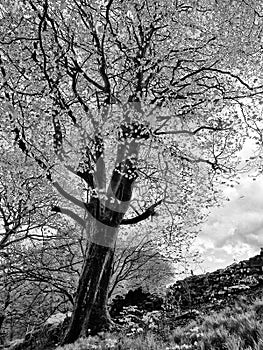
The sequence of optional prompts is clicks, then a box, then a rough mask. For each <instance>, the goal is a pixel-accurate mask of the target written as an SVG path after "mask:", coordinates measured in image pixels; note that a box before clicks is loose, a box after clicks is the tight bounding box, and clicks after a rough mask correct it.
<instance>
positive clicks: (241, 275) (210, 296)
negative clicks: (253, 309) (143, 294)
mask: <svg viewBox="0 0 263 350" xmlns="http://www.w3.org/2000/svg"><path fill="white" fill-rule="evenodd" d="M262 286H263V249H261V251H260V253H259V254H258V255H255V256H253V257H251V258H249V259H248V260H243V261H240V262H238V263H234V264H232V265H230V266H228V267H226V268H225V269H219V270H216V271H214V272H210V273H206V274H202V275H193V276H190V277H187V278H185V279H183V280H179V281H177V282H176V283H175V284H173V285H172V286H170V287H169V288H168V290H167V302H166V303H167V306H168V308H169V306H170V308H171V309H173V310H176V311H177V312H178V313H181V312H184V311H187V310H191V309H200V307H205V308H211V309H219V308H222V307H224V306H226V305H229V304H232V302H233V301H235V300H236V299H238V298H240V297H241V296H246V297H248V298H249V297H251V298H253V297H256V296H261V294H262Z"/></svg>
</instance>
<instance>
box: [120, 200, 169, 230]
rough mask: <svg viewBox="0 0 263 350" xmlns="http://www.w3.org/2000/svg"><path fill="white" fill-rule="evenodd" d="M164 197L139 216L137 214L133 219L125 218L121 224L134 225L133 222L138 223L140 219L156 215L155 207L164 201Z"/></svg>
mask: <svg viewBox="0 0 263 350" xmlns="http://www.w3.org/2000/svg"><path fill="white" fill-rule="evenodd" d="M162 201H163V200H162V199H161V200H159V201H158V202H157V203H154V204H153V205H151V206H150V207H149V208H148V209H146V211H145V212H144V213H142V214H140V215H138V216H135V217H134V218H131V219H123V220H122V221H121V223H120V224H121V225H132V224H137V223H138V222H140V221H143V220H145V219H148V218H149V217H150V216H154V215H156V212H155V210H154V209H155V208H156V207H157V206H158V205H160V204H161V203H162Z"/></svg>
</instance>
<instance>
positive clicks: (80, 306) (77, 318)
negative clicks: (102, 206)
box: [63, 222, 117, 344]
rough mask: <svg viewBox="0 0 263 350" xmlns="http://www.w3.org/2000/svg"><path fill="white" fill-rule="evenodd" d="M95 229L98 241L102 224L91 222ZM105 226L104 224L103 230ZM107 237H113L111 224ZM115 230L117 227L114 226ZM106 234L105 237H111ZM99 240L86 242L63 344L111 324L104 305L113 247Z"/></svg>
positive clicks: (94, 332)
mask: <svg viewBox="0 0 263 350" xmlns="http://www.w3.org/2000/svg"><path fill="white" fill-rule="evenodd" d="M94 224H95V226H97V227H94V228H95V229H97V230H98V232H96V233H95V236H96V235H97V234H100V237H99V243H101V241H102V237H101V233H102V232H101V224H100V223H99V222H95V223H94ZM106 230H107V227H105V228H104V230H103V231H104V232H105V231H106ZM108 231H109V236H110V237H111V239H110V240H112V242H113V240H114V239H115V238H114V237H113V232H112V231H113V228H112V227H111V228H110V227H109V228H108ZM114 231H115V232H117V229H116V228H114ZM110 237H108V238H110ZM99 243H98V240H96V239H95V242H93V241H91V242H89V243H88V247H87V251H86V258H85V261H84V264H83V268H82V272H81V277H80V279H79V284H78V288H77V292H76V297H75V303H74V310H73V313H72V317H71V321H70V325H69V327H68V330H67V332H66V334H65V337H64V339H63V344H68V343H72V342H74V341H75V340H77V339H78V338H79V337H80V336H87V335H88V334H96V333H97V332H99V331H102V330H106V329H107V328H108V327H109V326H110V325H111V323H112V322H111V319H110V315H109V312H108V309H107V301H108V288H109V283H110V278H111V270H112V264H113V257H114V247H113V246H112V244H111V245H110V244H109V241H107V242H106V241H105V240H104V243H107V244H105V245H102V244H99Z"/></svg>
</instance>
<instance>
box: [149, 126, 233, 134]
mask: <svg viewBox="0 0 263 350" xmlns="http://www.w3.org/2000/svg"><path fill="white" fill-rule="evenodd" d="M157 130H158V129H157ZM201 130H212V131H225V130H229V128H220V127H214V126H200V127H199V128H197V129H196V130H194V131H190V130H171V131H154V132H153V134H154V135H177V134H187V135H192V136H194V135H195V134H197V133H198V132H199V131H201Z"/></svg>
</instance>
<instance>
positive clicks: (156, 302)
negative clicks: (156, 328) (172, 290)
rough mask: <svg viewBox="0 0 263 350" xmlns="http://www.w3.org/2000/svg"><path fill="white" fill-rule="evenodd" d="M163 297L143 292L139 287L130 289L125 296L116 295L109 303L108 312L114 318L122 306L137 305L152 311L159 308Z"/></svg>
mask: <svg viewBox="0 0 263 350" xmlns="http://www.w3.org/2000/svg"><path fill="white" fill-rule="evenodd" d="M162 305H163V299H162V298H160V297H158V296H157V295H154V294H150V293H147V292H144V291H143V289H142V288H141V287H139V288H137V289H135V290H130V291H129V292H128V293H127V294H126V295H125V296H120V295H117V296H116V297H115V298H114V299H113V300H112V303H111V306H110V314H111V316H112V317H113V318H116V317H118V316H119V315H120V313H121V312H122V311H123V308H124V307H127V306H137V307H138V309H139V310H144V311H153V310H161V309H162Z"/></svg>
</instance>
